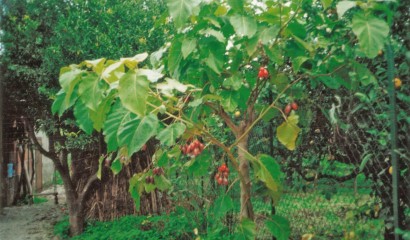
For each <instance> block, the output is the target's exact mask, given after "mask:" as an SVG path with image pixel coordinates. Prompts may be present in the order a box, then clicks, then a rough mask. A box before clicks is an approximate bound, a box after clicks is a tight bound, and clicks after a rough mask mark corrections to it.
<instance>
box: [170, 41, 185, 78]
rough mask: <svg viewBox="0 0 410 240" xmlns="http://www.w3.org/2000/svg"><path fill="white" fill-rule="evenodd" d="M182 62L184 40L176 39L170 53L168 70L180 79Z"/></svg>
mask: <svg viewBox="0 0 410 240" xmlns="http://www.w3.org/2000/svg"><path fill="white" fill-rule="evenodd" d="M181 60H182V40H181V39H178V38H175V39H174V41H172V43H171V47H170V48H169V53H168V70H169V72H170V73H171V76H172V77H178V75H179V73H178V71H179V69H178V67H179V63H180V62H181Z"/></svg>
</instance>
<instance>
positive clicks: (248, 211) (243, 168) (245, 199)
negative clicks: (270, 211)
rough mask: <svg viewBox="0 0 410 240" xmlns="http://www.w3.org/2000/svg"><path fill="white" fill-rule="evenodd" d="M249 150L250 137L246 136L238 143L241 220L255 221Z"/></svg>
mask: <svg viewBox="0 0 410 240" xmlns="http://www.w3.org/2000/svg"><path fill="white" fill-rule="evenodd" d="M244 150H246V151H247V150H248V136H245V137H244V138H243V139H241V141H240V142H239V143H238V160H239V171H240V172H241V174H242V177H243V179H242V181H241V183H240V187H241V212H240V218H241V219H244V218H248V219H251V220H254V213H253V206H252V202H251V180H250V176H249V161H248V160H247V159H246V152H245V151H244Z"/></svg>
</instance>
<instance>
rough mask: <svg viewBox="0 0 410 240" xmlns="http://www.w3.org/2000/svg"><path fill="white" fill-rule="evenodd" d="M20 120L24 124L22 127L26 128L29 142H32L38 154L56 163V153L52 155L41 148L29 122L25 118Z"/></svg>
mask: <svg viewBox="0 0 410 240" xmlns="http://www.w3.org/2000/svg"><path fill="white" fill-rule="evenodd" d="M22 120H23V122H24V126H25V127H26V130H27V133H28V135H29V138H30V140H31V141H32V143H33V144H34V146H35V147H36V148H37V149H38V150H39V151H40V153H41V154H43V155H44V156H46V157H48V158H50V159H52V160H53V161H58V156H57V154H56V153H52V152H49V151H47V150H45V149H44V148H43V146H41V144H40V143H39V142H38V140H37V137H36V134H35V132H34V128H33V126H32V125H31V123H30V121H29V120H28V119H27V118H26V117H22Z"/></svg>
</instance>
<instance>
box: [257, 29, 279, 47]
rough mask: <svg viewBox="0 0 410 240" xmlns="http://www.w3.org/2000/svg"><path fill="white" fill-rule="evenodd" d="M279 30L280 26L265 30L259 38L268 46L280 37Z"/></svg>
mask: <svg viewBox="0 0 410 240" xmlns="http://www.w3.org/2000/svg"><path fill="white" fill-rule="evenodd" d="M279 30H280V26H279V25H274V26H271V27H268V28H264V29H263V30H262V31H261V33H260V35H259V38H260V41H261V42H262V44H268V43H270V42H273V40H275V38H276V36H277V35H278V33H279Z"/></svg>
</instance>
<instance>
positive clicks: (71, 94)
mask: <svg viewBox="0 0 410 240" xmlns="http://www.w3.org/2000/svg"><path fill="white" fill-rule="evenodd" d="M61 72H62V73H61V74H60V77H59V82H60V85H61V88H62V89H63V90H64V93H65V98H64V102H62V103H61V106H62V107H63V108H65V109H68V108H70V107H71V106H72V105H73V104H74V102H75V100H76V99H77V97H78V93H77V91H76V90H77V89H78V83H79V82H80V81H81V75H82V74H83V73H84V71H83V70H79V69H78V68H75V67H71V66H70V67H66V68H64V70H63V69H62V70H61ZM65 109H64V111H65ZM64 111H62V112H64Z"/></svg>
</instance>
